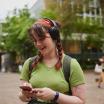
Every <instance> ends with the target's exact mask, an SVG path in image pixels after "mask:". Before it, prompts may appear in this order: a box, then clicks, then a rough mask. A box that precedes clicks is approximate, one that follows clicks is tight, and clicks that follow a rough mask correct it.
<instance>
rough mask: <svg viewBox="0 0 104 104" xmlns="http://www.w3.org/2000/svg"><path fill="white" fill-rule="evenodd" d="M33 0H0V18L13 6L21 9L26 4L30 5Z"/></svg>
mask: <svg viewBox="0 0 104 104" xmlns="http://www.w3.org/2000/svg"><path fill="white" fill-rule="evenodd" d="M34 1H36V0H0V20H2V19H4V18H5V17H6V16H7V14H8V13H9V12H10V11H13V10H14V9H15V8H17V9H22V8H23V7H24V6H25V5H26V4H29V5H30V6H31V5H32V4H33V2H34Z"/></svg>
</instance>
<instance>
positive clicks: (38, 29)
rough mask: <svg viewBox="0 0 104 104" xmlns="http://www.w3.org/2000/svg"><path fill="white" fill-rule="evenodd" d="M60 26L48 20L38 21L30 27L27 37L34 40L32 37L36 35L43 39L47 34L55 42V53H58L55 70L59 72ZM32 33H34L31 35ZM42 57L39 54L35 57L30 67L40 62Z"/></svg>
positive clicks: (60, 63) (60, 53) (60, 51)
mask: <svg viewBox="0 0 104 104" xmlns="http://www.w3.org/2000/svg"><path fill="white" fill-rule="evenodd" d="M59 28H60V25H59V23H58V22H56V21H53V20H50V19H48V18H43V19H39V20H38V21H36V22H35V23H34V24H33V25H32V27H31V28H30V29H29V36H30V37H31V38H32V39H33V40H34V35H38V37H39V38H42V39H45V38H46V36H45V34H46V33H47V32H48V33H49V34H50V36H51V38H52V40H54V41H55V44H56V48H57V52H58V61H57V63H56V64H55V68H56V70H59V69H60V67H61V66H62V62H61V60H62V52H63V49H62V44H61V40H60V33H59ZM33 32H34V33H33ZM42 58H43V56H42V54H41V53H40V52H38V55H37V56H36V58H35V60H34V62H33V63H32V67H35V66H36V65H37V64H38V63H39V62H40V61H41V60H42Z"/></svg>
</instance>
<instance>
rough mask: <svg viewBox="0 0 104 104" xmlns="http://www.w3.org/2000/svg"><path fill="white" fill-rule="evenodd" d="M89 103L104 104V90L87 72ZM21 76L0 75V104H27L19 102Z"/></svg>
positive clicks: (90, 73) (94, 76) (93, 76)
mask: <svg viewBox="0 0 104 104" xmlns="http://www.w3.org/2000/svg"><path fill="white" fill-rule="evenodd" d="M85 76H86V81H87V103H86V104H104V88H103V89H99V88H97V85H96V83H95V81H94V80H95V78H96V77H97V76H96V75H94V74H93V73H92V72H86V73H85ZM19 90H20V89H19V74H16V73H0V104H26V103H23V102H21V101H20V100H19V98H18V92H19Z"/></svg>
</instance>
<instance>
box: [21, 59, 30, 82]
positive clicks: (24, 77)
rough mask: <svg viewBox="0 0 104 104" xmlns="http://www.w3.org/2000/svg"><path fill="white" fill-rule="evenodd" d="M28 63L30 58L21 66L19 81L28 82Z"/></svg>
mask: <svg viewBox="0 0 104 104" xmlns="http://www.w3.org/2000/svg"><path fill="white" fill-rule="evenodd" d="M29 62H30V58H29V59H27V60H26V61H25V62H24V64H23V67H22V70H21V74H20V79H21V80H26V81H29Z"/></svg>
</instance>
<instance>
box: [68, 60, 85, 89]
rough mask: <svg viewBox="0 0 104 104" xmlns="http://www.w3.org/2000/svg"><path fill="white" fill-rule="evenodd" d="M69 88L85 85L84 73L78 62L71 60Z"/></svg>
mask: <svg viewBox="0 0 104 104" xmlns="http://www.w3.org/2000/svg"><path fill="white" fill-rule="evenodd" d="M69 82H70V85H71V87H75V86H78V85H81V84H84V83H85V78H84V73H83V71H82V68H81V66H80V64H79V63H78V61H77V60H76V59H73V58H72V59H71V75H70V79H69Z"/></svg>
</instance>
